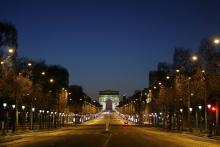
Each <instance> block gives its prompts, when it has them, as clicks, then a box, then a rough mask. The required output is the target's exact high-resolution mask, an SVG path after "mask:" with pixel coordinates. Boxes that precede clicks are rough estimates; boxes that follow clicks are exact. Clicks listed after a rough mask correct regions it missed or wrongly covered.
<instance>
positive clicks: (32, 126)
mask: <svg viewBox="0 0 220 147" xmlns="http://www.w3.org/2000/svg"><path fill="white" fill-rule="evenodd" d="M34 111H35V108H34V107H32V108H31V130H33V129H34V125H33V120H34Z"/></svg>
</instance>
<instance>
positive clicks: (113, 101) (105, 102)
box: [99, 90, 120, 111]
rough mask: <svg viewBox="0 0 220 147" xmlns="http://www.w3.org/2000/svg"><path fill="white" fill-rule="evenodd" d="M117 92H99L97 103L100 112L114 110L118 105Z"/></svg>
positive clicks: (118, 96)
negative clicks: (100, 107)
mask: <svg viewBox="0 0 220 147" xmlns="http://www.w3.org/2000/svg"><path fill="white" fill-rule="evenodd" d="M119 99H120V95H119V91H112V90H104V91H100V92H99V103H100V104H101V105H102V110H103V111H107V110H110V109H111V110H113V111H114V110H115V108H116V106H117V105H118V104H119ZM110 107H111V108H110Z"/></svg>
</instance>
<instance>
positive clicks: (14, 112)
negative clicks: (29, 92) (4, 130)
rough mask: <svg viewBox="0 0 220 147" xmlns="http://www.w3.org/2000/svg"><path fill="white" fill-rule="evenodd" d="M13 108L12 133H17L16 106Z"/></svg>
mask: <svg viewBox="0 0 220 147" xmlns="http://www.w3.org/2000/svg"><path fill="white" fill-rule="evenodd" d="M11 107H12V132H13V133H14V132H15V128H16V109H15V108H16V105H14V104H13V105H11Z"/></svg>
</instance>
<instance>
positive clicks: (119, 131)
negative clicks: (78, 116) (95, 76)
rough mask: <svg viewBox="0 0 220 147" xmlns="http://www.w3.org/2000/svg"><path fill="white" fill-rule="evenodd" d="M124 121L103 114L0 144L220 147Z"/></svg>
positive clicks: (218, 143)
mask: <svg viewBox="0 0 220 147" xmlns="http://www.w3.org/2000/svg"><path fill="white" fill-rule="evenodd" d="M124 122H125V121H124V120H123V119H121V118H120V117H119V116H118V115H117V114H116V113H111V114H102V115H100V117H98V118H97V119H95V120H92V121H88V122H85V123H84V124H82V125H80V126H75V127H69V128H65V129H61V130H56V131H47V132H39V133H29V134H23V135H22V134H21V135H19V136H20V139H17V140H15V141H11V142H7V143H2V144H0V146H10V147H13V146H15V147H18V146H22V147H23V146H24V147H48V146H49V147H58V146H62V147H66V146H71V147H125V146H126V147H162V146H163V147H194V146H195V147H203V146H204V147H220V141H217V140H212V139H208V138H201V137H195V136H191V135H184V134H178V133H169V132H162V131H158V130H156V129H152V128H141V127H137V126H135V125H133V124H132V123H129V125H126V126H125V125H124ZM106 124H107V125H106ZM108 124H109V126H108ZM106 130H107V131H106Z"/></svg>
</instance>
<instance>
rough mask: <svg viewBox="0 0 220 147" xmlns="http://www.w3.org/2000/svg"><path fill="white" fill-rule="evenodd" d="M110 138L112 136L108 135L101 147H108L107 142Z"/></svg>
mask: <svg viewBox="0 0 220 147" xmlns="http://www.w3.org/2000/svg"><path fill="white" fill-rule="evenodd" d="M111 136H112V134H110V135H109V136H108V138H107V139H106V140H105V143H104V145H103V146H102V147H107V145H108V143H109V140H110V139H111Z"/></svg>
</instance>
